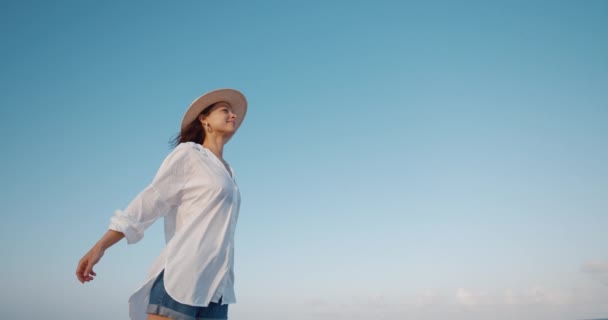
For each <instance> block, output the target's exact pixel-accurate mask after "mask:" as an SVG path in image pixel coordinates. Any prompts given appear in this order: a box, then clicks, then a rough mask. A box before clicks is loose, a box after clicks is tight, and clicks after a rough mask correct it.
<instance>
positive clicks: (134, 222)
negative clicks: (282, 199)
mask: <svg viewBox="0 0 608 320" xmlns="http://www.w3.org/2000/svg"><path fill="white" fill-rule="evenodd" d="M246 111H247V100H246V99H245V97H244V96H243V94H241V93H240V92H239V91H236V90H233V89H220V90H215V91H212V92H209V93H207V94H205V95H202V96H201V97H199V98H198V99H196V100H195V101H194V102H193V103H192V104H191V105H190V107H189V108H188V110H187V111H186V113H185V115H184V118H183V120H182V125H181V132H180V134H179V135H178V136H177V137H176V138H175V141H174V145H176V147H175V148H174V149H173V151H171V153H170V154H169V155H168V156H167V157H166V158H165V160H164V161H163V163H162V164H161V166H160V168H159V170H158V172H157V173H156V176H155V177H154V179H153V181H152V183H151V184H150V185H149V186H147V187H146V188H145V189H144V190H143V191H142V192H140V193H139V194H138V195H137V196H136V197H135V198H134V199H133V200H132V201H131V203H130V204H129V205H128V206H127V208H125V210H122V211H121V210H116V212H115V214H114V216H113V217H112V218H111V220H110V226H109V229H110V230H108V232H107V233H106V234H105V235H104V236H103V237H102V238H101V239H100V240H99V241H98V242H97V243H96V244H95V245H94V246H93V248H91V250H89V252H87V253H86V254H85V255H84V257H82V259H80V261H79V262H78V267H77V269H76V276H77V277H78V280H79V281H80V282H82V283H85V282H88V281H91V280H93V279H94V276H96V273H95V272H94V271H93V266H94V265H95V264H96V263H98V262H99V260H100V259H101V257H102V256H103V254H104V252H105V250H106V249H107V248H109V247H111V246H112V245H113V244H115V243H116V242H118V241H119V240H120V239H122V238H123V237H125V238H126V239H127V243H128V244H132V243H136V242H137V241H139V240H140V239H141V238H142V237H143V232H144V230H145V229H146V228H147V227H149V226H150V225H151V224H152V223H153V222H154V221H156V219H158V218H160V217H164V220H165V221H164V222H165V240H166V246H165V248H164V249H163V251H162V252H161V254H160V256H159V257H158V258H157V259H156V260H155V262H154V263H153V264H152V266H151V267H150V269H149V272H148V277H147V279H146V281H145V282H144V284H143V285H142V286H141V287H140V288H139V289H138V290H136V291H135V293H133V295H132V296H131V297H130V299H129V309H130V311H129V313H130V316H131V319H133V320H145V319H148V320H160V319H176V320H196V319H208V318H213V319H227V318H228V304H230V303H236V297H235V294H234V271H233V269H234V266H233V265H234V231H235V226H236V221H237V218H238V213H239V206H240V194H239V189H238V187H237V185H236V181H235V180H234V171H233V170H232V167H231V166H230V165H229V164H228V163H227V162H226V161H224V159H223V157H222V155H223V150H224V145H225V144H226V143H227V142H228V140H230V138H231V137H232V136H233V135H234V133H235V132H236V131H237V130H238V128H239V126H240V125H241V123H242V122H243V118H244V117H245V113H246Z"/></svg>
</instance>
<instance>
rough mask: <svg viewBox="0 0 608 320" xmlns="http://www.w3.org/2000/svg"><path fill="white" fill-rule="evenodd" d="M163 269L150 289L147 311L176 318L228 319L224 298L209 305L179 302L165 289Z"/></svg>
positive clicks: (196, 319) (177, 319)
mask: <svg viewBox="0 0 608 320" xmlns="http://www.w3.org/2000/svg"><path fill="white" fill-rule="evenodd" d="M164 273H165V270H163V271H161V273H160V274H159V275H158V278H156V281H154V285H153V286H152V289H151V290H150V303H149V304H148V309H147V310H146V312H147V313H150V314H157V315H159V316H163V317H168V318H171V319H174V320H227V319H228V305H227V304H225V305H222V304H221V303H222V298H220V300H219V301H218V302H210V303H209V305H208V306H207V307H196V306H190V305H187V304H182V303H179V302H177V301H175V300H173V298H171V296H169V294H168V293H167V291H165V284H164V281H163V275H164Z"/></svg>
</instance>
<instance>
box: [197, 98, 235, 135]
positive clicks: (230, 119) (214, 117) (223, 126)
mask: <svg viewBox="0 0 608 320" xmlns="http://www.w3.org/2000/svg"><path fill="white" fill-rule="evenodd" d="M199 118H200V117H199ZM201 121H202V122H203V128H204V129H205V130H207V126H210V127H211V132H212V133H227V134H233V133H234V132H235V131H236V114H234V112H233V111H232V107H231V106H230V104H228V103H227V102H218V103H217V104H215V106H213V109H212V110H211V112H210V113H209V114H208V115H207V116H204V117H202V120H201ZM206 132H209V131H206Z"/></svg>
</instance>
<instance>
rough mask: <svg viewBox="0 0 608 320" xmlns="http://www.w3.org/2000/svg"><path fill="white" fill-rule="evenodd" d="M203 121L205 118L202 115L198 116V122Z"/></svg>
mask: <svg viewBox="0 0 608 320" xmlns="http://www.w3.org/2000/svg"><path fill="white" fill-rule="evenodd" d="M203 120H205V116H204V115H202V114H199V115H198V121H200V122H201V123H202V122H203Z"/></svg>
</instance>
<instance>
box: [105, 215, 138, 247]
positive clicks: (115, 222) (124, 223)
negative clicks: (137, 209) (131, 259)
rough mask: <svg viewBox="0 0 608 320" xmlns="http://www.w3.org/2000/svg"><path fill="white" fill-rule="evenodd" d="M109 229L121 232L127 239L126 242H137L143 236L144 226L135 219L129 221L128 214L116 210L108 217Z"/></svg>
mask: <svg viewBox="0 0 608 320" xmlns="http://www.w3.org/2000/svg"><path fill="white" fill-rule="evenodd" d="M108 229H110V230H114V231H118V232H122V233H123V234H124V235H125V238H126V239H127V244H133V243H136V242H138V241H139V240H141V239H142V238H143V237H144V230H143V229H144V228H143V226H142V225H141V224H139V223H138V222H137V221H130V220H129V215H127V214H126V212H124V211H122V210H116V211H115V212H114V216H113V217H112V218H111V219H110V226H109V227H108Z"/></svg>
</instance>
